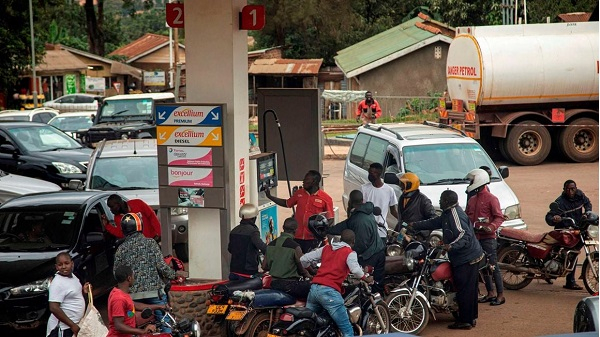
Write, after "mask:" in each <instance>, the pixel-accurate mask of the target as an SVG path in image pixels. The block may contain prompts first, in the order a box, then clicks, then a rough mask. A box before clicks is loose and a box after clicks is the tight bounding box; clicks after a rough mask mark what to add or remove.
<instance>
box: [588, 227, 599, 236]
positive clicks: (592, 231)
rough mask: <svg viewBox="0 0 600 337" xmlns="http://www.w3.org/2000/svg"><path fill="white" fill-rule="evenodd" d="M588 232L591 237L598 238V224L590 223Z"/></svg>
mask: <svg viewBox="0 0 600 337" xmlns="http://www.w3.org/2000/svg"><path fill="white" fill-rule="evenodd" d="M588 233H589V234H590V236H591V237H593V238H594V239H596V240H598V226H595V225H590V226H588Z"/></svg>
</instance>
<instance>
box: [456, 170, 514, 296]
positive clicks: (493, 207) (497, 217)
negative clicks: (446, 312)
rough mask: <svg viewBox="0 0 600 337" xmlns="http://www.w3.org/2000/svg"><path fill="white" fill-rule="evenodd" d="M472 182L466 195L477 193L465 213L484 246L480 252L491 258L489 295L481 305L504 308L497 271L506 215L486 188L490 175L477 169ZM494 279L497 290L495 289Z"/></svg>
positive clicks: (501, 285) (469, 177) (469, 175)
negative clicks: (499, 238) (499, 232)
mask: <svg viewBox="0 0 600 337" xmlns="http://www.w3.org/2000/svg"><path fill="white" fill-rule="evenodd" d="M467 178H468V179H469V180H471V183H470V184H469V186H467V193H471V192H473V193H475V195H474V196H472V197H471V198H470V199H469V200H468V202H467V209H466V213H467V216H468V217H469V221H470V222H471V223H472V224H473V226H474V227H475V236H476V237H477V239H478V240H479V243H480V244H481V248H483V250H484V251H485V252H486V254H487V255H488V258H489V264H490V267H491V268H492V271H491V273H490V271H488V272H487V274H486V275H484V281H485V288H486V290H487V292H488V293H487V295H486V296H484V297H483V298H481V299H480V300H479V302H481V303H485V302H490V304H491V305H502V304H504V302H506V300H505V299H504V289H503V284H502V274H501V273H500V268H498V256H497V254H496V249H497V248H498V242H497V241H496V230H498V228H500V226H501V225H502V222H504V214H502V209H501V208H500V202H499V201H498V198H496V196H495V195H493V194H492V193H490V190H489V189H488V187H487V185H488V184H489V183H490V175H489V174H488V173H487V172H486V171H485V170H484V169H474V170H472V171H471V172H469V174H468V175H467ZM492 278H493V281H494V284H495V286H496V291H495V292H494V287H493V285H492Z"/></svg>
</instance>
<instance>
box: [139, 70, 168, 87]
mask: <svg viewBox="0 0 600 337" xmlns="http://www.w3.org/2000/svg"><path fill="white" fill-rule="evenodd" d="M144 85H145V86H147V87H152V86H154V87H164V86H165V85H166V82H165V72H164V71H144Z"/></svg>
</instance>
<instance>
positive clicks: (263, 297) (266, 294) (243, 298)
mask: <svg viewBox="0 0 600 337" xmlns="http://www.w3.org/2000/svg"><path fill="white" fill-rule="evenodd" d="M232 301H233V302H232V304H231V309H230V311H229V313H228V315H227V317H226V318H225V319H226V320H227V322H228V328H229V330H230V331H231V332H232V333H233V334H234V335H236V336H242V335H245V336H248V337H253V336H261V337H265V336H266V335H267V333H268V332H269V329H270V328H271V325H272V324H273V323H275V322H277V319H278V318H279V315H281V313H282V312H283V310H284V308H285V307H290V306H303V305H304V302H299V301H297V300H296V299H295V298H294V297H293V296H291V295H289V294H287V293H285V292H283V291H279V290H274V289H260V290H247V291H236V292H235V293H234V294H233V296H232Z"/></svg>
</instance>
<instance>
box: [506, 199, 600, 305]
mask: <svg viewBox="0 0 600 337" xmlns="http://www.w3.org/2000/svg"><path fill="white" fill-rule="evenodd" d="M550 209H551V210H552V211H554V212H555V213H563V214H564V211H563V210H560V209H559V206H558V204H557V203H555V202H553V203H551V204H550ZM562 220H563V221H567V222H569V223H570V224H571V226H570V228H563V229H555V230H552V231H550V232H546V233H540V234H533V233H530V232H527V231H522V230H518V229H511V228H501V229H500V231H499V234H498V246H499V247H502V248H501V249H500V250H499V252H498V266H499V268H500V270H501V272H502V281H503V284H504V287H505V288H506V289H511V290H518V289H522V288H524V287H526V286H527V285H529V283H531V281H532V280H533V279H544V280H553V279H556V278H558V277H563V276H566V275H567V274H568V273H569V272H572V271H573V270H574V268H575V267H576V263H577V257H578V256H579V252H580V251H581V248H583V249H584V251H585V261H584V262H583V267H582V268H581V277H580V278H583V283H584V285H585V288H586V290H587V291H588V292H589V293H590V294H595V293H597V292H598V248H597V247H598V241H597V239H595V238H594V236H596V237H597V235H598V215H597V214H596V213H593V212H586V213H585V214H584V215H583V217H582V219H581V221H580V222H579V223H575V220H573V219H572V218H568V217H563V218H562Z"/></svg>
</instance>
